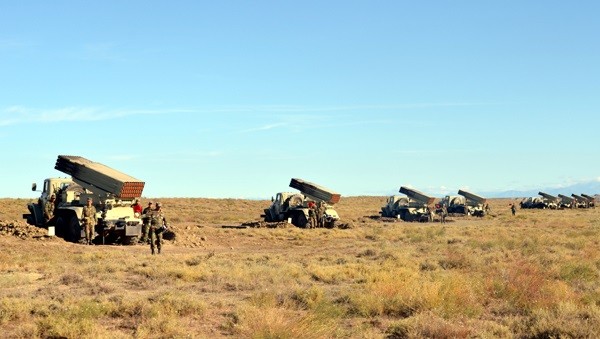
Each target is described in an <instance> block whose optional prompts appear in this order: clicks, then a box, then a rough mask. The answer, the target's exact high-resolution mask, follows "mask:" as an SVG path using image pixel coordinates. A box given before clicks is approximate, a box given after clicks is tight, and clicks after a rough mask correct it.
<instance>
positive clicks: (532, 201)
mask: <svg viewBox="0 0 600 339" xmlns="http://www.w3.org/2000/svg"><path fill="white" fill-rule="evenodd" d="M519 205H520V206H521V208H522V209H534V208H538V209H544V208H546V202H545V200H544V198H542V197H528V198H524V199H523V200H521V202H520V203H519Z"/></svg>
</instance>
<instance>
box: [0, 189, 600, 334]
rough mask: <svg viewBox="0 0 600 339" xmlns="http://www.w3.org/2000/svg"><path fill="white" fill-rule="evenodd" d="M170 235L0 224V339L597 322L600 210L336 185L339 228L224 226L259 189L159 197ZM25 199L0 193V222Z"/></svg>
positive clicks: (258, 208) (234, 221) (510, 330)
mask: <svg viewBox="0 0 600 339" xmlns="http://www.w3.org/2000/svg"><path fill="white" fill-rule="evenodd" d="M160 201H161V202H163V203H164V206H165V210H166V214H167V217H168V219H169V221H170V224H171V226H172V228H173V229H174V231H175V233H176V238H175V239H174V240H172V241H168V242H167V244H166V245H165V247H164V250H163V254H161V255H159V256H151V255H150V251H149V248H148V247H147V246H142V245H138V246H83V245H77V244H71V243H66V242H64V241H62V240H61V239H57V238H51V239H48V238H31V237H30V238H26V239H19V238H17V237H14V236H0V249H1V250H0V273H1V275H0V286H2V288H1V289H0V328H2V336H3V337H15V338H32V337H33V338H35V337H40V338H41V337H43V338H47V337H68V338H121V337H122V338H130V337H137V338H165V337H167V338H179V337H204V338H214V337H226V336H233V337H240V338H336V337H338V338H346V337H357V338H381V337H389V338H417V337H432V338H471V337H481V338H491V337H494V338H496V337H501V338H511V337H519V338H552V337H576V338H580V337H596V336H597V334H598V333H600V284H599V274H600V271H599V269H600V246H599V236H600V209H593V210H564V211H551V210H518V211H517V215H516V216H514V217H513V216H511V215H510V210H509V206H508V203H509V200H501V199H499V200H493V201H492V203H491V204H490V205H491V207H492V215H490V216H486V217H485V218H483V219H479V218H450V222H448V223H447V224H445V225H441V224H440V223H429V224H420V223H404V222H383V221H381V220H378V219H377V215H378V211H379V209H380V207H381V206H383V204H384V202H385V197H351V198H342V201H341V202H340V204H339V205H338V208H337V209H338V212H339V213H340V215H341V217H342V219H343V221H344V222H348V223H350V224H351V225H352V228H350V229H332V230H327V229H312V230H311V229H298V228H295V227H286V228H274V229H268V228H247V229H229V228H222V227H221V226H224V225H225V226H236V225H240V224H242V223H243V222H248V221H255V220H259V219H260V218H259V215H260V214H261V212H262V209H263V208H266V207H268V205H269V204H270V202H269V201H248V200H228V199H200V198H198V199H174V198H170V199H160ZM26 202H27V200H24V199H0V220H2V221H10V220H15V219H20V216H21V214H22V213H24V212H25V211H26V208H25V204H26Z"/></svg>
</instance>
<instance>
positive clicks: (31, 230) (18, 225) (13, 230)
mask: <svg viewBox="0 0 600 339" xmlns="http://www.w3.org/2000/svg"><path fill="white" fill-rule="evenodd" d="M47 235H48V230H46V229H45V228H39V227H36V226H32V225H29V224H28V223H26V222H23V221H17V220H12V221H4V220H0V236H15V237H18V238H21V239H25V238H40V237H45V236H47Z"/></svg>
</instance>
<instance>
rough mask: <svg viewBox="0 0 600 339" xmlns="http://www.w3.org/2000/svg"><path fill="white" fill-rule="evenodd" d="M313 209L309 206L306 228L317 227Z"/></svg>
mask: <svg viewBox="0 0 600 339" xmlns="http://www.w3.org/2000/svg"><path fill="white" fill-rule="evenodd" d="M316 213H317V212H316V211H315V207H314V206H311V207H309V208H308V227H309V228H315V227H317V216H316Z"/></svg>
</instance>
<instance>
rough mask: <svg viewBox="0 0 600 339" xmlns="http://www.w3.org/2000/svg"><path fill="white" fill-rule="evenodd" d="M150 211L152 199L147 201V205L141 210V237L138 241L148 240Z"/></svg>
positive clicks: (144, 241)
mask: <svg viewBox="0 0 600 339" xmlns="http://www.w3.org/2000/svg"><path fill="white" fill-rule="evenodd" d="M151 212H152V201H149V202H148V207H146V208H144V210H143V211H142V238H141V239H140V243H142V244H143V243H147V242H148V233H149V231H150V213H151Z"/></svg>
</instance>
